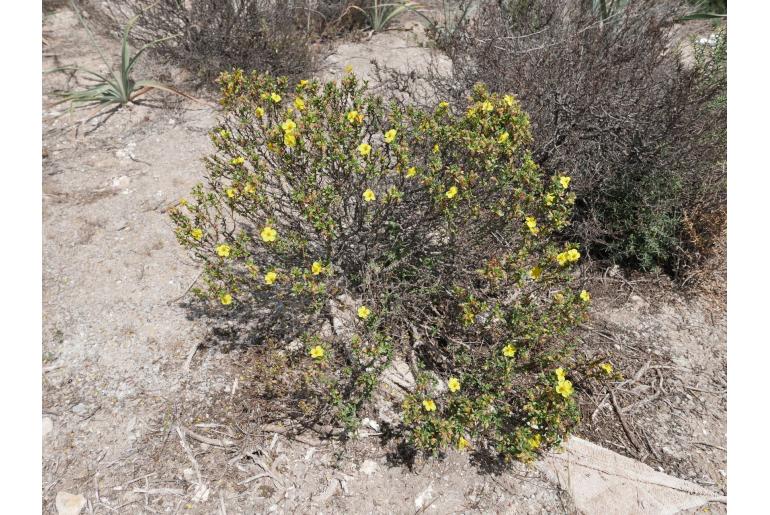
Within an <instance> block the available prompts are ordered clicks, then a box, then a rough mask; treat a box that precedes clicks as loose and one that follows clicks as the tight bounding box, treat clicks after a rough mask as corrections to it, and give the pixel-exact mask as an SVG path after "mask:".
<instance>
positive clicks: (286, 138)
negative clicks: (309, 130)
mask: <svg viewBox="0 0 770 515" xmlns="http://www.w3.org/2000/svg"><path fill="white" fill-rule="evenodd" d="M283 144H284V145H286V146H287V147H290V148H291V147H294V146H295V145H296V144H297V136H295V135H294V133H293V132H287V133H286V134H284V135H283Z"/></svg>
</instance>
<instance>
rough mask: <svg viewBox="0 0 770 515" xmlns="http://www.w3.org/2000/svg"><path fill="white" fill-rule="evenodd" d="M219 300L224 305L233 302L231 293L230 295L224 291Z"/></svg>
mask: <svg viewBox="0 0 770 515" xmlns="http://www.w3.org/2000/svg"><path fill="white" fill-rule="evenodd" d="M219 301H220V302H221V303H222V304H223V305H225V306H229V305H230V304H232V303H233V296H232V295H230V294H229V293H225V294H224V295H222V296H221V297H219Z"/></svg>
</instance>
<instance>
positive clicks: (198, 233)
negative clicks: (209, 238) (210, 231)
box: [190, 227, 203, 241]
mask: <svg viewBox="0 0 770 515" xmlns="http://www.w3.org/2000/svg"><path fill="white" fill-rule="evenodd" d="M190 236H192V237H193V238H195V239H196V240H198V241H201V239H202V238H203V230H202V229H200V228H198V227H196V228H195V229H193V230H192V231H190Z"/></svg>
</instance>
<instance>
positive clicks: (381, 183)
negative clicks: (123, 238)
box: [171, 71, 590, 459]
mask: <svg viewBox="0 0 770 515" xmlns="http://www.w3.org/2000/svg"><path fill="white" fill-rule="evenodd" d="M220 84H221V87H222V100H221V103H222V105H223V107H224V109H225V113H226V114H225V115H224V117H223V118H222V120H221V123H220V124H219V125H218V126H217V127H216V128H215V129H214V130H213V131H212V133H211V139H212V142H213V144H214V146H215V147H216V150H215V152H214V153H213V154H212V155H210V156H208V157H207V158H206V160H205V162H206V170H207V172H206V183H205V184H201V185H198V186H197V187H196V188H195V189H194V190H193V192H192V196H191V199H190V200H185V201H183V202H182V203H181V205H180V206H178V207H177V208H175V209H174V210H173V212H172V214H171V216H172V219H173V222H174V223H175V226H176V234H177V237H178V239H179V242H180V243H181V244H182V245H183V246H184V247H186V248H187V249H189V251H190V252H191V254H192V256H194V258H195V259H196V260H197V261H198V262H200V263H201V265H202V267H203V271H204V274H203V282H204V287H202V288H200V289H197V290H196V293H197V295H198V296H199V297H201V298H202V299H205V302H208V303H210V306H211V309H213V310H220V311H222V312H224V313H226V314H229V315H230V316H233V317H237V314H238V313H239V312H244V311H245V312H248V313H256V312H258V313H259V315H258V316H254V317H251V318H255V319H258V320H259V323H260V326H259V328H258V330H259V331H261V333H260V334H259V335H258V336H259V338H260V340H259V341H266V340H265V339H264V338H267V336H266V335H267V334H268V333H270V334H271V335H272V336H270V338H271V341H274V342H275V341H279V342H280V343H279V344H278V346H279V347H280V351H281V354H282V355H283V356H285V359H286V360H287V363H288V364H287V367H286V368H288V369H291V371H292V373H293V374H295V375H296V374H297V371H298V370H301V371H302V374H301V379H299V380H298V382H297V383H296V384H295V385H294V387H293V390H294V395H295V397H294V398H295V399H297V398H301V400H300V401H297V404H296V406H295V408H296V409H295V410H294V411H295V412H296V413H297V414H300V415H307V416H309V417H311V418H312V420H314V421H324V422H334V423H336V424H340V423H342V424H344V425H345V427H346V428H347V429H348V430H351V429H353V428H355V427H356V421H357V419H358V417H360V416H361V415H362V413H365V412H366V410H367V409H368V404H367V401H368V400H369V399H370V398H371V395H372V392H373V391H375V390H376V389H377V388H378V386H379V385H380V383H381V382H382V374H383V371H384V370H386V369H387V368H388V367H390V366H393V364H394V363H396V362H398V363H402V364H404V366H409V368H410V369H411V371H412V374H413V376H414V378H415V381H414V387H413V388H412V389H411V391H410V392H409V394H408V395H407V396H406V397H405V399H404V400H403V403H402V405H401V406H400V411H401V416H402V425H401V427H402V429H403V430H404V432H405V434H406V435H407V437H408V438H409V441H410V442H411V443H412V444H413V445H414V446H416V447H417V448H419V449H422V450H426V451H437V450H439V449H441V448H445V447H448V446H454V447H458V448H460V449H466V448H478V449H484V450H486V451H493V452H496V453H498V454H499V456H501V457H503V458H514V457H517V458H520V459H529V458H531V457H533V456H534V454H535V453H536V452H538V451H539V449H543V448H547V447H548V446H550V445H553V444H556V443H558V442H560V441H561V439H562V438H563V436H564V435H565V433H566V432H567V431H568V430H569V428H570V427H571V426H572V425H573V424H574V423H575V421H576V420H577V417H578V413H577V407H576V404H575V400H574V395H573V387H572V383H571V382H570V379H569V372H565V367H567V364H568V363H569V360H570V356H571V352H572V348H573V343H574V336H573V334H572V328H573V327H574V326H575V325H576V324H577V323H579V322H580V321H581V320H582V318H583V317H584V314H585V310H586V307H587V305H588V303H589V299H590V297H589V295H588V292H585V291H580V289H579V288H577V287H576V286H575V284H574V282H575V281H574V278H573V276H574V270H573V268H574V266H575V264H576V263H577V262H578V261H579V259H580V251H579V249H578V248H577V246H575V245H573V244H561V243H555V241H557V240H555V238H553V236H554V235H555V234H557V233H559V232H560V231H562V230H563V229H564V228H565V227H566V226H567V225H568V223H569V217H570V211H571V207H572V205H573V203H574V201H575V196H574V194H572V193H571V192H570V178H569V177H567V176H563V175H558V174H557V175H554V176H546V175H545V174H544V173H543V172H542V171H541V170H540V168H539V167H538V166H537V165H536V164H535V163H534V161H533V160H532V157H531V155H530V153H529V150H528V148H529V146H530V145H531V143H532V141H531V136H530V128H529V119H528V117H527V115H526V114H525V113H524V112H523V111H522V110H521V107H520V106H519V103H518V101H517V100H516V99H515V98H514V97H512V96H510V95H497V94H494V95H493V94H490V93H488V92H487V90H486V89H485V88H484V87H482V86H477V87H476V88H474V90H473V92H472V96H471V98H470V99H469V102H468V105H469V107H468V109H467V111H466V112H464V113H463V114H459V115H457V114H453V112H452V110H451V109H450V106H449V104H448V103H446V102H441V103H438V105H437V106H435V107H433V108H431V109H417V108H411V107H403V106H402V105H400V104H397V103H386V102H385V101H383V100H382V99H381V98H378V97H376V96H370V95H368V94H366V93H365V84H362V83H360V82H359V81H358V80H357V79H356V77H355V76H354V75H352V74H347V75H346V76H345V77H344V78H343V79H342V80H341V81H340V82H339V83H334V82H331V83H327V84H320V83H318V82H316V81H301V82H299V83H298V84H289V83H288V81H287V79H285V78H274V77H272V76H269V75H257V74H256V73H254V74H251V75H247V74H245V73H243V72H242V71H234V72H231V73H224V74H223V75H222V76H221V77H220ZM559 241H560V240H559ZM345 320H347V322H346V323H347V324H348V325H347V330H346V331H341V330H337V327H338V326H339V325H341V324H342V322H343V321H345ZM324 326H326V328H324ZM292 331H294V333H297V334H298V335H299V337H298V338H297V339H296V340H294V342H295V344H294V345H289V343H290V342H289V340H292V339H294V338H293V334H294V333H292ZM297 341H299V342H300V345H296V342H297ZM300 392H301V393H300Z"/></svg>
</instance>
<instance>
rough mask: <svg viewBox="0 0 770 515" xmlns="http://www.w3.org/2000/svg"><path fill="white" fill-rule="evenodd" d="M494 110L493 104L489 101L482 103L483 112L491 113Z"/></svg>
mask: <svg viewBox="0 0 770 515" xmlns="http://www.w3.org/2000/svg"><path fill="white" fill-rule="evenodd" d="M492 109H494V106H493V105H492V102H490V101H489V100H484V102H482V103H481V110H482V111H486V112H489V111H491V110H492Z"/></svg>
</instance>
